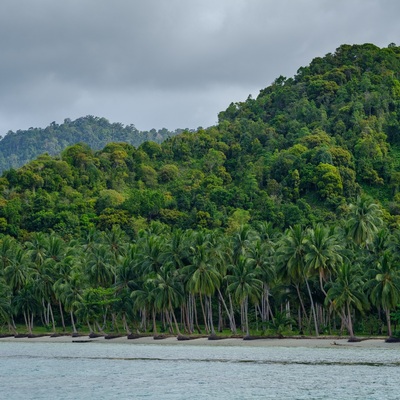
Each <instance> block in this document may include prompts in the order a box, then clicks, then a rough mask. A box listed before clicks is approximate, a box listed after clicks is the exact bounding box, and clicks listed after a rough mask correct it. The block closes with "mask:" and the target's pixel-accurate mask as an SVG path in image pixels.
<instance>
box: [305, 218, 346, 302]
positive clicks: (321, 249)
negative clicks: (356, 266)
mask: <svg viewBox="0 0 400 400" xmlns="http://www.w3.org/2000/svg"><path fill="white" fill-rule="evenodd" d="M342 250H343V247H342V245H341V244H340V242H339V241H338V237H337V235H336V234H335V232H334V231H333V229H330V228H327V227H325V226H323V225H322V224H318V225H316V226H315V227H314V228H312V229H309V230H308V232H307V239H306V250H305V251H306V254H305V258H304V260H305V264H306V268H307V269H308V270H309V271H310V273H312V272H313V271H316V272H318V275H319V284H320V288H321V291H322V292H323V293H324V295H325V296H326V291H325V289H324V282H326V280H327V279H328V277H330V276H331V274H332V273H333V272H334V271H335V269H336V266H337V265H339V264H341V263H342V261H343V256H342V254H341V252H342Z"/></svg>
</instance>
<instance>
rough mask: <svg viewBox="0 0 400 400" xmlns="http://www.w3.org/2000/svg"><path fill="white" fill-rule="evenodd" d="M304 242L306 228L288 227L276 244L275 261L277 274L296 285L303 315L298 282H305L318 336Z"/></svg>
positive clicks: (298, 226)
mask: <svg viewBox="0 0 400 400" xmlns="http://www.w3.org/2000/svg"><path fill="white" fill-rule="evenodd" d="M306 243H307V235H306V230H305V229H304V228H303V227H302V226H300V225H295V226H294V227H291V228H289V229H288V230H287V231H286V232H285V234H284V235H283V237H282V238H281V240H280V241H279V243H278V244H277V246H278V247H277V251H276V262H277V266H278V275H279V276H281V277H282V279H283V280H284V281H288V282H291V283H292V284H293V285H294V286H295V287H296V291H297V295H298V298H299V301H300V304H301V307H302V310H303V313H304V314H305V315H307V314H306V312H305V307H304V302H303V299H302V297H301V293H300V284H301V283H302V282H304V283H305V284H306V287H307V292H308V296H309V299H310V303H311V312H312V315H313V319H314V328H315V333H316V335H317V336H318V323H317V317H316V312H315V306H314V299H313V297H312V294H311V289H310V285H309V282H308V274H309V270H307V268H306V265H305V257H306Z"/></svg>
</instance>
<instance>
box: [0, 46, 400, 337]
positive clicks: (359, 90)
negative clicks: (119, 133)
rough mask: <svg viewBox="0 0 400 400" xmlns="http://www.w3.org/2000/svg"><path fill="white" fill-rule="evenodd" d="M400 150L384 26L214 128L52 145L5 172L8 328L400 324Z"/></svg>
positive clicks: (396, 64) (399, 62)
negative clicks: (155, 137) (371, 40)
mask: <svg viewBox="0 0 400 400" xmlns="http://www.w3.org/2000/svg"><path fill="white" fill-rule="evenodd" d="M57 129H58V128H57ZM399 167H400V48H399V47H397V46H395V45H390V46H389V47H388V48H383V49H380V48H378V47H376V46H374V45H371V44H365V45H355V46H348V45H343V46H341V47H339V48H338V49H337V50H336V52H335V53H333V54H327V55H326V56H325V57H323V58H317V59H314V60H313V61H312V62H311V63H310V65H309V66H306V67H302V68H300V69H299V71H298V73H297V75H296V76H294V77H293V78H284V77H279V78H278V79H276V80H275V82H274V83H273V84H272V85H270V86H268V87H267V88H265V89H263V90H261V92H260V94H259V96H258V97H257V98H256V99H252V98H248V99H247V100H246V101H244V102H241V103H235V104H231V105H230V106H229V107H228V108H227V110H225V111H223V112H221V113H220V115H219V122H218V124H217V125H216V126H213V127H210V128H208V129H199V130H198V131H197V132H182V133H180V134H178V135H176V136H173V137H170V138H168V139H167V140H165V141H163V142H162V143H156V142H154V141H146V142H143V143H141V144H140V145H138V146H137V147H136V146H133V145H132V144H129V143H126V142H116V143H107V144H106V145H105V146H104V147H103V148H101V149H98V150H96V149H92V148H90V146H89V145H87V144H84V143H78V144H74V145H72V146H69V147H67V148H66V149H64V150H63V151H62V152H61V154H60V155H59V156H50V155H49V154H44V155H41V156H39V157H38V158H36V159H35V160H33V161H31V162H29V163H28V164H26V165H24V166H23V167H21V168H19V169H10V170H7V171H5V172H4V174H3V176H2V177H1V178H0V300H1V301H0V329H1V326H3V327H4V328H3V330H7V331H9V332H14V333H15V332H18V330H21V329H22V330H23V331H25V330H26V332H28V333H32V329H33V325H34V324H37V325H40V326H41V327H42V328H44V329H46V331H47V332H56V331H57V330H58V331H59V330H60V329H63V331H67V330H70V331H72V332H74V333H77V332H78V331H80V332H82V331H85V332H86V333H87V332H91V333H93V332H96V334H101V335H104V334H105V331H106V330H107V331H108V332H112V333H113V335H115V334H119V333H120V332H122V331H123V332H125V333H126V334H128V335H129V334H131V333H134V332H141V333H143V332H145V333H148V332H152V333H153V335H154V336H155V337H156V338H160V336H159V332H160V333H161V334H162V335H163V334H168V333H169V334H176V335H178V337H179V336H180V337H181V338H182V333H185V334H188V335H191V334H193V333H195V332H197V333H198V334H200V335H203V334H210V335H212V337H213V338H214V339H215V335H216V332H218V333H221V334H223V333H224V332H225V334H233V335H237V334H242V335H246V336H250V335H255V336H265V335H274V337H276V336H277V335H283V334H297V335H304V334H305V333H306V334H307V333H309V334H315V335H318V334H319V333H321V334H322V333H323V334H334V335H340V336H342V335H343V334H345V333H346V331H347V333H348V335H349V336H350V338H351V339H352V340H353V341H354V340H355V334H356V333H357V334H362V335H365V336H368V337H370V336H371V335H376V334H378V335H382V334H385V335H387V336H398V337H400V332H399V330H398V326H400V325H399V322H400V312H399V304H400V269H399V265H400V256H399V255H400V250H399V249H400V229H399V223H400V194H399V186H400V170H399ZM392 321H393V324H392ZM392 325H393V326H392ZM67 326H71V329H70V328H67ZM0 333H1V330H0ZM114 337H115V336H114ZM133 337H137V335H136V334H134V335H133ZM183 338H184V339H187V338H185V337H183Z"/></svg>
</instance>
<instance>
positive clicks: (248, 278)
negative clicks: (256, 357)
mask: <svg viewBox="0 0 400 400" xmlns="http://www.w3.org/2000/svg"><path fill="white" fill-rule="evenodd" d="M259 273H260V271H259V270H256V268H255V263H254V260H253V259H251V258H249V257H245V256H244V255H240V256H239V258H238V260H237V262H236V263H235V264H234V265H232V266H231V274H230V275H228V276H227V278H226V279H227V281H228V283H229V285H228V288H227V290H228V292H231V293H232V294H233V298H234V299H235V300H236V301H237V302H238V304H239V305H240V308H241V316H242V318H241V320H242V327H243V326H244V328H245V331H246V336H250V331H249V317H248V308H249V300H250V301H251V302H253V303H256V302H257V301H258V299H259V297H260V295H261V292H262V281H261V280H260V279H259Z"/></svg>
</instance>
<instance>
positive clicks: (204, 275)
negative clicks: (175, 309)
mask: <svg viewBox="0 0 400 400" xmlns="http://www.w3.org/2000/svg"><path fill="white" fill-rule="evenodd" d="M190 252H191V264H190V265H188V266H187V267H185V269H184V271H183V273H184V274H186V275H187V277H188V278H187V284H186V285H187V289H188V290H189V292H190V293H192V294H199V295H200V303H201V306H202V311H203V317H204V324H205V327H206V330H208V326H209V327H210V331H211V334H212V335H215V329H214V323H213V318H212V304H211V297H212V296H213V295H214V293H215V291H216V290H217V289H219V287H220V284H221V275H220V273H219V271H218V269H217V268H216V267H215V264H214V262H213V261H214V260H212V258H211V246H210V242H209V240H208V237H207V235H206V234H205V233H204V232H201V231H200V232H197V233H196V235H195V242H194V243H193V245H192V246H191V247H190ZM202 296H205V299H206V308H207V318H206V312H205V309H204V305H203V301H202ZM207 320H208V323H207Z"/></svg>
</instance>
